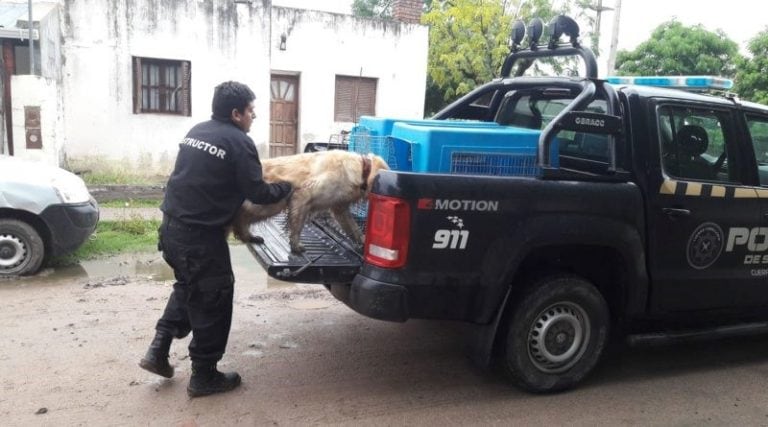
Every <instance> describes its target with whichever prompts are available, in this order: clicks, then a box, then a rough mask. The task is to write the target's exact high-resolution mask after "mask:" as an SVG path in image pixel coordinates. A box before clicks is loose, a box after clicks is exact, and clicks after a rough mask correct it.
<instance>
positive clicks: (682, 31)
mask: <svg viewBox="0 0 768 427" xmlns="http://www.w3.org/2000/svg"><path fill="white" fill-rule="evenodd" d="M739 58H740V55H739V47H738V45H737V44H736V42H734V41H733V40H731V39H729V38H728V37H727V36H726V35H725V33H723V31H722V30H717V31H715V32H712V31H708V30H706V29H705V28H704V27H703V26H702V25H694V26H685V25H683V24H681V23H680V22H678V21H676V20H674V19H673V20H671V21H668V22H665V23H663V24H661V25H659V26H658V27H656V29H655V30H654V31H653V33H652V34H651V38H650V39H648V40H647V41H645V42H643V43H641V44H640V45H639V46H638V47H637V48H636V49H635V50H633V51H620V52H619V53H618V54H617V56H616V73H617V74H619V75H625V76H626V75H645V76H653V75H720V76H727V77H732V76H733V75H734V74H735V72H736V63H737V61H738V60H739Z"/></svg>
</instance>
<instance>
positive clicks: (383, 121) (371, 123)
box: [353, 116, 501, 136]
mask: <svg viewBox="0 0 768 427" xmlns="http://www.w3.org/2000/svg"><path fill="white" fill-rule="evenodd" d="M395 123H405V124H409V125H417V126H437V127H461V128H499V127H501V126H500V125H499V124H498V123H496V122H481V121H479V120H429V119H392V118H387V117H372V116H360V122H359V123H358V126H359V127H360V128H361V130H364V131H367V132H368V133H369V134H371V135H373V136H389V135H392V128H393V127H394V125H395ZM353 132H354V130H353Z"/></svg>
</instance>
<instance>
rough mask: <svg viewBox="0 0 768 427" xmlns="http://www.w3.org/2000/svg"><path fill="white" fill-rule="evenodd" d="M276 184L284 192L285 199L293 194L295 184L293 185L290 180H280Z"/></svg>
mask: <svg viewBox="0 0 768 427" xmlns="http://www.w3.org/2000/svg"><path fill="white" fill-rule="evenodd" d="M275 185H276V186H278V187H279V188H280V191H281V192H282V193H283V199H288V198H290V197H291V195H292V194H293V185H291V183H290V182H288V181H280V182H276V183H275Z"/></svg>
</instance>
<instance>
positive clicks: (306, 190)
mask: <svg viewBox="0 0 768 427" xmlns="http://www.w3.org/2000/svg"><path fill="white" fill-rule="evenodd" d="M262 167H263V176H264V181H266V182H278V181H287V182H290V183H291V184H292V185H293V194H292V195H291V196H290V197H289V198H288V199H287V200H282V201H280V202H278V203H274V204H271V205H256V204H253V203H251V202H249V201H247V200H246V201H245V202H244V203H243V205H242V206H241V207H240V210H239V211H238V213H237V215H236V217H235V220H234V222H233V223H232V228H233V232H234V234H235V236H236V237H237V238H238V239H240V240H241V241H244V242H249V241H251V240H252V238H253V236H251V234H250V226H251V224H253V223H255V222H258V221H262V220H264V219H266V218H269V217H271V216H273V215H277V214H278V213H280V212H281V211H282V210H283V209H286V208H287V209H288V229H289V232H290V234H289V239H290V245H291V252H294V253H301V252H303V251H304V248H303V246H302V245H301V243H300V241H299V237H300V235H301V230H302V228H304V224H305V223H306V222H307V220H308V219H309V217H310V215H311V214H313V213H315V212H320V211H323V210H330V211H331V213H332V214H333V217H334V218H335V219H336V221H337V222H338V223H339V225H340V226H341V228H342V230H343V231H344V232H345V233H346V234H347V235H348V236H350V237H352V238H353V239H355V241H356V242H357V243H358V244H362V243H363V234H362V232H361V231H360V228H358V226H357V224H356V223H355V220H354V218H353V217H352V215H351V213H350V212H349V207H350V205H352V204H353V203H355V202H357V201H360V200H362V199H363V198H364V197H366V195H367V194H368V190H369V189H370V188H371V184H372V183H373V179H374V178H375V177H376V175H377V174H378V173H379V171H380V170H382V169H389V166H388V165H387V163H386V162H385V161H384V159H382V158H381V157H379V156H376V155H373V154H368V155H361V154H358V153H352V152H349V151H343V150H329V151H319V152H315V153H304V154H296V155H293V156H283V157H276V158H273V159H267V160H263V161H262Z"/></svg>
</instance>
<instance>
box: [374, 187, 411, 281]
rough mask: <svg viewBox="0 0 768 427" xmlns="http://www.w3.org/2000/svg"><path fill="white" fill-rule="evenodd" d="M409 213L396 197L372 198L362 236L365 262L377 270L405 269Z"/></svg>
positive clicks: (402, 202) (404, 203) (376, 196)
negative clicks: (382, 268) (380, 268)
mask: <svg viewBox="0 0 768 427" xmlns="http://www.w3.org/2000/svg"><path fill="white" fill-rule="evenodd" d="M410 227H411V211H410V209H409V207H408V204H407V203H406V202H405V201H404V200H402V199H398V198H395V197H387V196H379V195H377V194H371V195H370V196H369V199H368V223H367V225H366V233H365V261H366V262H367V263H369V264H373V265H375V266H378V267H384V268H399V267H402V266H403V265H405V259H406V257H407V256H408V241H409V238H410V233H411V232H410Z"/></svg>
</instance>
